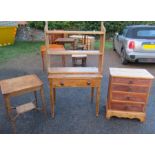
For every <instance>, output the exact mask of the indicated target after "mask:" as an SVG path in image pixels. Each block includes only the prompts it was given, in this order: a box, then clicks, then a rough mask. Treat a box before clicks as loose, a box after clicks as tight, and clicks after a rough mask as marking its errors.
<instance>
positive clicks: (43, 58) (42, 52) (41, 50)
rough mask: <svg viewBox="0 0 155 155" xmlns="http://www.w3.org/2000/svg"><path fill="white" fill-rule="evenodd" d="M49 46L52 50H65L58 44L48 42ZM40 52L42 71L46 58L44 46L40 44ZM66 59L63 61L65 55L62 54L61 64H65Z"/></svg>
mask: <svg viewBox="0 0 155 155" xmlns="http://www.w3.org/2000/svg"><path fill="white" fill-rule="evenodd" d="M49 48H50V49H52V50H53V51H62V50H65V48H64V46H63V45H58V44H50V45H49ZM40 52H41V58H42V68H43V71H45V61H46V60H45V58H46V46H45V45H42V46H41V47H40ZM65 64H66V61H65V56H64V55H62V65H63V66H65Z"/></svg>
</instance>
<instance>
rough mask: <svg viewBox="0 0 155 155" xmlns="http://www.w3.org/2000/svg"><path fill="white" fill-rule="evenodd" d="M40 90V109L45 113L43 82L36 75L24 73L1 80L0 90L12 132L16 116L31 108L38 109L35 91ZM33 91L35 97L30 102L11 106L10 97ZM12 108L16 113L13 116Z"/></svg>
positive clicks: (14, 127)
mask: <svg viewBox="0 0 155 155" xmlns="http://www.w3.org/2000/svg"><path fill="white" fill-rule="evenodd" d="M38 90H39V91H40V95H41V99H42V111H43V112H44V113H45V114H46V105H45V98H44V90H43V83H42V81H41V80H40V79H39V78H38V77H37V76H36V75H26V76H21V77H17V78H11V79H6V80H2V81H1V91H2V95H3V97H4V101H5V107H6V112H7V116H8V118H9V119H10V120H11V122H12V126H13V129H14V132H16V124H15V121H16V118H17V117H18V116H19V115H20V114H23V113H25V112H28V111H31V110H33V109H37V110H38V103H37V91H38ZM29 92H34V96H35V99H34V101H32V102H30V103H26V104H23V105H20V106H17V107H12V106H11V102H10V98H11V97H13V96H19V95H22V94H24V93H29ZM13 109H15V112H16V115H15V116H13Z"/></svg>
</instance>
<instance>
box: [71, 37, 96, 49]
mask: <svg viewBox="0 0 155 155" xmlns="http://www.w3.org/2000/svg"><path fill="white" fill-rule="evenodd" d="M69 37H70V38H75V39H76V40H78V41H79V42H80V44H82V45H85V47H84V49H87V50H94V43H95V37H94V36H90V35H71V36H69ZM77 48H78V47H77Z"/></svg>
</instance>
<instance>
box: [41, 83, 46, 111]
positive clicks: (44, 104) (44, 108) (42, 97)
mask: <svg viewBox="0 0 155 155" xmlns="http://www.w3.org/2000/svg"><path fill="white" fill-rule="evenodd" d="M40 95H41V99H42V105H43V106H42V111H43V112H44V113H45V114H46V103H45V96H44V89H43V86H42V87H41V88H40Z"/></svg>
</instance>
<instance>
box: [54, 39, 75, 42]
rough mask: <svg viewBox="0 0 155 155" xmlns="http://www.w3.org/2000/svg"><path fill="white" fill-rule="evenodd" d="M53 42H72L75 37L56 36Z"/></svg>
mask: <svg viewBox="0 0 155 155" xmlns="http://www.w3.org/2000/svg"><path fill="white" fill-rule="evenodd" d="M55 42H61V43H73V42H75V38H58V39H56V40H55Z"/></svg>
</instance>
